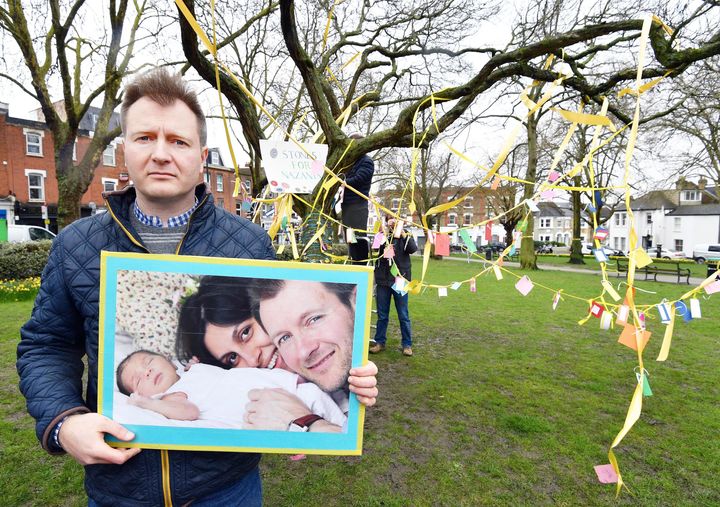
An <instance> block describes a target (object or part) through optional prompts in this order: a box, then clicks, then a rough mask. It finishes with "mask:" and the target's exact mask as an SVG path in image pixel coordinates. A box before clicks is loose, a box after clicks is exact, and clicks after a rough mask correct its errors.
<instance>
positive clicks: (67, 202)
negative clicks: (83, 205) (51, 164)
mask: <svg viewBox="0 0 720 507" xmlns="http://www.w3.org/2000/svg"><path fill="white" fill-rule="evenodd" d="M57 181H58V210H57V221H58V229H62V228H63V227H65V226H66V225H70V224H71V223H73V222H74V221H75V220H77V219H78V218H80V200H81V199H82V196H83V194H84V193H85V191H84V190H83V189H82V188H80V185H78V183H77V181H76V178H73V177H68V176H60V175H58V177H57ZM83 188H85V187H83Z"/></svg>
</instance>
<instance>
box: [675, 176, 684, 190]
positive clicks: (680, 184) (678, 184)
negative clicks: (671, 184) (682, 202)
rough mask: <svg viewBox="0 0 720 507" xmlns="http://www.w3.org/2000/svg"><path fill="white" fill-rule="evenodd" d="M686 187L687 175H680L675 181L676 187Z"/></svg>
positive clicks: (677, 188)
mask: <svg viewBox="0 0 720 507" xmlns="http://www.w3.org/2000/svg"><path fill="white" fill-rule="evenodd" d="M684 188H685V177H684V176H680V177H679V178H678V180H677V181H676V182H675V189H676V190H683V189H684Z"/></svg>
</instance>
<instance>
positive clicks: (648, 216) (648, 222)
mask: <svg viewBox="0 0 720 507" xmlns="http://www.w3.org/2000/svg"><path fill="white" fill-rule="evenodd" d="M646 220H647V224H648V225H652V213H648V214H647V217H646Z"/></svg>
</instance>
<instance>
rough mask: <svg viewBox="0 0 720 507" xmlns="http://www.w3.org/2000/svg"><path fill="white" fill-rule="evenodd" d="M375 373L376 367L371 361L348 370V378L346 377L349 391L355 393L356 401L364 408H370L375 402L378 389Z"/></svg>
mask: <svg viewBox="0 0 720 507" xmlns="http://www.w3.org/2000/svg"><path fill="white" fill-rule="evenodd" d="M377 372H378V369H377V366H375V363H373V362H372V361H368V363H367V364H366V365H365V366H361V367H359V368H353V369H351V370H350V377H348V383H349V384H350V391H352V392H353V393H355V395H356V396H357V399H358V401H359V402H360V403H362V404H363V405H365V406H366V407H372V406H373V405H375V402H376V401H377V396H378V388H377V378H375V375H377Z"/></svg>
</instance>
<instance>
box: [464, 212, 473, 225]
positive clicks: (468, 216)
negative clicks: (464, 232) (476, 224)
mask: <svg viewBox="0 0 720 507" xmlns="http://www.w3.org/2000/svg"><path fill="white" fill-rule="evenodd" d="M463 225H472V213H465V214H464V215H463Z"/></svg>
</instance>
